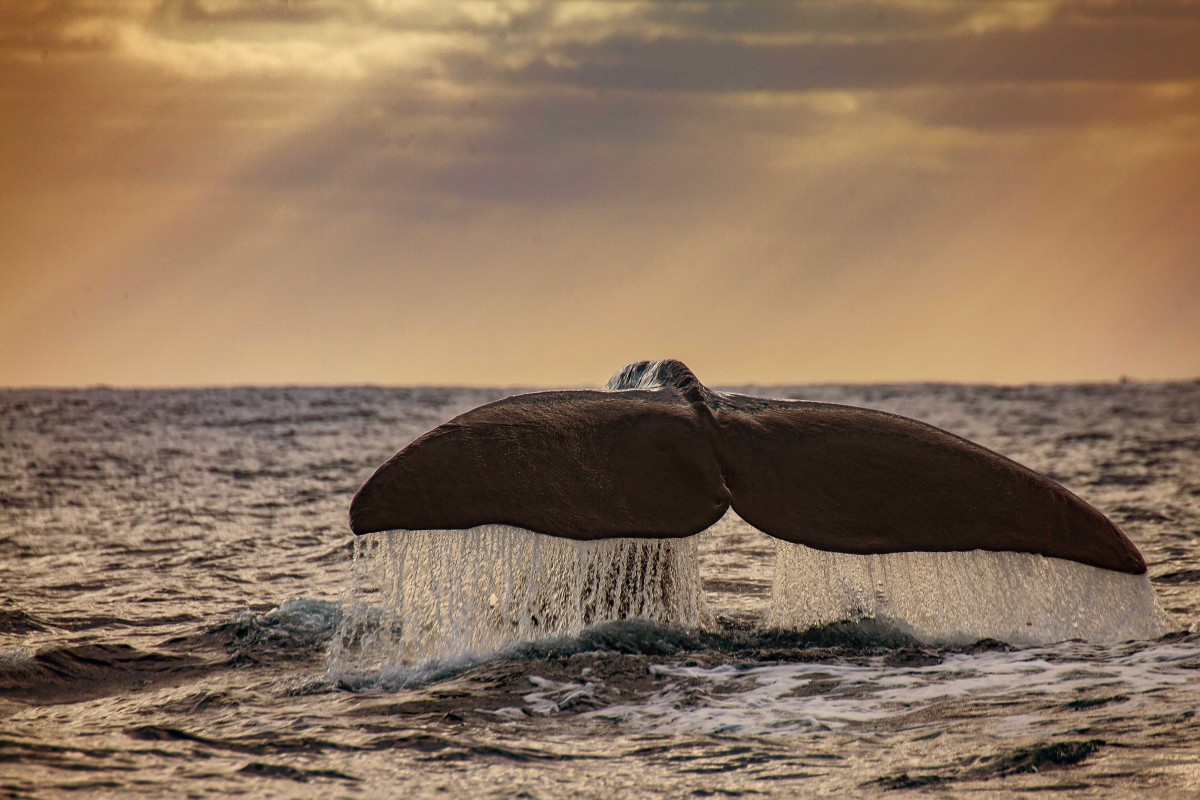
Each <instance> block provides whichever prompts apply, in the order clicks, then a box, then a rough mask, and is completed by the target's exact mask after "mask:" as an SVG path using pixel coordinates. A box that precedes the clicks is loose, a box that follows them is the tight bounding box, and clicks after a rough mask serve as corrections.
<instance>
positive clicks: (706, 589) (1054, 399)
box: [0, 382, 1200, 798]
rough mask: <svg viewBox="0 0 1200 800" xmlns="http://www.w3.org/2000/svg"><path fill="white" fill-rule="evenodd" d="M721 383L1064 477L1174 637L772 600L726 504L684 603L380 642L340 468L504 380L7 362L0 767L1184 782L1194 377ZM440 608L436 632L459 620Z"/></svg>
mask: <svg viewBox="0 0 1200 800" xmlns="http://www.w3.org/2000/svg"><path fill="white" fill-rule="evenodd" d="M731 388H735V390H737V391H740V392H743V393H747V394H764V395H768V396H775V397H800V398H806V399H812V400H822V401H828V402H836V403H847V404H852V405H859V406H867V407H871V408H877V409H882V410H886V411H890V412H894V413H899V414H903V415H905V416H909V417H913V418H916V419H919V420H923V421H925V422H929V423H931V424H933V425H937V426H939V427H942V428H945V429H947V430H950V431H952V432H954V433H957V434H960V435H962V436H965V437H967V438H969V439H972V440H975V441H977V442H979V443H981V444H983V445H985V446H988V447H990V448H992V449H994V450H997V451H999V452H1001V453H1003V454H1005V455H1008V456H1010V457H1012V458H1015V459H1016V460H1018V461H1020V462H1022V463H1024V464H1026V465H1028V466H1030V467H1032V468H1034V469H1036V470H1039V471H1041V472H1043V473H1045V474H1047V475H1049V476H1050V477H1052V478H1054V479H1055V480H1057V481H1059V482H1061V483H1063V484H1064V485H1065V486H1067V487H1068V488H1069V489H1071V490H1072V491H1074V492H1075V493H1076V494H1078V495H1080V496H1081V497H1083V498H1084V499H1086V500H1087V501H1088V502H1090V503H1091V504H1093V505H1095V506H1096V507H1097V508H1099V509H1100V510H1101V511H1103V512H1105V513H1106V514H1107V515H1109V516H1110V517H1111V518H1112V519H1113V520H1114V521H1116V522H1117V523H1118V524H1119V525H1121V526H1122V527H1123V529H1124V530H1125V531H1126V533H1127V534H1128V535H1129V537H1130V538H1131V539H1132V540H1133V541H1134V543H1135V544H1137V546H1138V547H1139V548H1140V549H1141V551H1142V553H1143V554H1144V555H1145V557H1146V560H1147V562H1148V564H1149V569H1150V577H1151V581H1152V584H1153V586H1154V589H1155V592H1156V594H1157V596H1158V602H1159V605H1160V606H1161V608H1162V609H1163V610H1164V611H1165V612H1167V613H1168V614H1169V615H1170V624H1169V626H1168V627H1169V628H1170V629H1171V632H1170V633H1168V634H1167V635H1165V636H1162V637H1158V638H1155V639H1153V640H1151V641H1125V642H1120V641H1117V642H1105V643H1088V642H1083V641H1066V642H1061V643H1055V644H1040V645H1036V646H1025V647H1020V646H1013V645H1010V644H1005V643H1003V642H999V641H994V640H985V641H979V642H959V643H956V644H954V645H952V646H934V645H930V644H922V643H920V642H918V641H916V640H914V639H912V638H910V637H909V636H907V635H906V633H905V632H904V631H903V630H899V629H896V628H894V627H890V626H889V625H887V624H884V623H881V622H880V621H878V620H871V619H850V620H846V621H835V622H831V623H829V624H824V625H821V626H819V627H816V628H811V629H808V630H799V629H787V628H782V629H781V628H768V627H766V626H765V625H764V620H765V619H767V618H768V615H769V613H770V611H771V609H770V606H771V603H772V585H773V581H774V562H775V546H774V544H773V542H772V540H770V539H769V538H768V537H766V536H763V535H761V534H758V533H757V532H755V531H754V530H753V529H750V528H748V526H745V525H744V524H741V523H740V522H738V521H737V520H727V521H724V522H722V523H720V524H719V525H718V526H717V528H716V529H714V530H711V531H709V532H707V533H705V534H703V535H702V536H701V537H699V539H698V540H697V542H698V550H697V554H694V555H695V558H696V559H698V562H697V563H698V566H697V567H696V568H697V569H698V575H699V580H700V590H701V591H700V594H701V596H700V597H699V598H698V602H700V603H702V604H703V606H704V609H705V611H704V614H703V615H702V616H703V621H702V623H701V624H699V625H697V626H673V625H668V624H661V623H654V622H649V621H645V620H630V621H624V622H608V623H601V624H598V625H593V626H590V627H585V628H583V629H582V630H578V631H574V632H572V633H571V634H569V635H560V636H555V637H551V638H541V637H537V636H534V635H529V636H527V637H526V638H522V636H514V637H513V639H512V641H507V642H493V643H492V645H490V646H489V648H484V651H481V652H474V653H469V652H465V651H463V652H460V651H455V652H453V653H451V652H450V651H444V652H443V651H438V653H430V654H426V655H429V657H428V658H426V657H424V656H423V654H422V653H421V652H420V648H421V647H423V646H425V645H422V644H421V642H420V641H417V643H416V644H413V641H415V640H410V641H407V644H406V645H405V646H406V647H408V648H409V649H408V651H406V652H404V653H399V652H396V651H395V648H396V647H400V643H401V642H402V641H405V640H403V637H402V636H401V635H400V634H399V633H396V632H395V631H392V634H393V635H383V632H384V629H385V628H387V626H388V624H389V623H388V621H387V620H388V619H390V617H388V611H389V610H388V609H387V608H386V607H384V606H386V604H387V602H388V600H387V595H386V592H384V591H383V590H382V589H380V588H379V587H378V586H376V588H375V589H372V588H371V587H370V586H366V585H365V584H364V580H365V581H366V582H367V583H370V581H371V580H372V578H371V576H372V575H374V576H375V577H374V580H375V581H376V582H377V583H378V581H379V580H380V578H379V576H380V575H383V576H385V577H386V576H393V577H395V576H397V575H400V574H401V573H400V572H397V571H396V569H397V568H396V564H394V563H392V562H390V561H389V559H393V560H394V559H396V558H397V557H398V556H397V552H398V551H397V548H396V546H395V542H391V543H390V544H389V542H388V541H387V540H386V539H379V541H376V542H375V543H370V542H362V541H360V542H359V543H358V545H357V546H356V545H355V542H354V537H352V536H351V535H350V534H349V532H348V529H347V523H346V509H347V505H348V503H349V500H350V497H351V496H352V495H353V493H354V491H355V489H356V488H357V487H358V486H359V485H360V484H361V483H362V481H363V480H365V479H366V478H367V477H368V476H369V475H370V473H371V472H372V470H373V469H374V468H375V467H376V466H377V465H378V464H380V463H381V462H382V461H384V460H385V459H386V458H388V457H389V456H391V455H392V453H394V452H395V451H396V450H398V449H400V448H401V447H402V446H403V445H405V444H406V443H407V442H409V441H411V440H412V439H413V438H415V437H416V436H417V435H419V434H421V433H423V432H424V431H426V430H428V429H429V428H431V427H433V426H435V425H437V424H439V423H441V422H443V421H445V420H447V419H449V418H450V417H452V416H454V415H455V414H457V413H459V412H461V411H464V410H467V409H469V408H472V407H474V406H477V405H479V404H481V403H484V402H487V401H490V400H493V399H497V398H500V397H503V396H505V395H508V394H511V393H513V392H514V391H515V390H513V389H496V390H480V389H454V388H372V387H346V388H232V389H204V390H161V391H127V390H113V389H105V388H95V389H82V390H69V391H68V390H4V391H0V796H4V797H129V796H144V797H202V796H226V795H242V796H251V797H322V798H327V797H383V796H395V797H525V798H574V797H605V798H617V797H672V798H675V797H742V796H745V797H795V796H823V795H829V796H841V797H844V796H889V797H891V796H900V797H903V796H905V795H906V794H907V795H917V794H922V795H924V794H936V795H946V794H955V795H957V794H959V793H962V794H967V793H970V794H971V795H972V796H982V797H1012V796H1029V797H1034V796H1036V797H1043V798H1044V797H1057V796H1063V797H1071V798H1081V797H1115V796H1143V797H1173V798H1178V797H1200V718H1198V717H1197V710H1198V708H1200V634H1197V633H1195V632H1194V631H1196V630H1197V624H1198V623H1200V382H1176V383H1122V384H1102V385H1053V386H1013V387H1007V386H973V385H971V386H968V385H946V384H913V385H879V386H868V385H860V386H791V387H770V388H760V387H731ZM381 536H382V537H386V536H388V534H382V535H378V534H377V535H373V537H375V538H378V537H381ZM365 538H368V539H370V538H372V537H365ZM498 546H501V545H496V543H495V542H493V543H492V544H491V545H489V547H491V548H492V549H491V550H487V551H486V552H484V553H483V555H484V556H486V557H487V558H490V559H492V563H490V564H489V565H488V568H489V569H490V570H491V573H489V574H495V570H496V569H497V563H496V560H497V559H503V558H505V557H508V558H510V559H512V557H513V554H512V553H508V555H507V556H506V555H505V554H504V553H502V552H498V551H496V549H495V548H496V547H498ZM481 552H482V551H481ZM410 555H411V554H410ZM433 555H436V554H432V555H431V554H426V556H425V557H426V560H427V561H428V562H429V563H428V564H426V566H431V565H432V566H431V568H435V567H436V564H434V563H433ZM467 556H468V557H469V556H470V553H468V554H467ZM409 562H410V563H408V565H407V566H406V567H405V569H406V570H408V571H407V572H404V573H403V574H404V575H407V576H410V577H404V578H403V579H402V580H403V581H410V580H416V578H412V577H411V576H412V575H413V574H416V573H414V568H419V567H421V563H416V562H413V558H410V559H409ZM417 562H420V559H419V558H418V559H417ZM630 563H633V562H630ZM516 568H517V567H515V566H514V567H512V569H516ZM505 569H508V567H505ZM419 571H420V570H419V569H417V572H419ZM364 576H365V577H364ZM463 580H469V578H468V577H467V576H466V574H465V573H464V576H463ZM396 581H401V579H400V578H396ZM397 585H399V583H397ZM406 585H407V584H406ZM667 599H668V600H670V598H667ZM1002 600H1003V598H1001V601H1002ZM492 602H493V604H494V603H495V602H497V601H495V600H493V601H492ZM689 602H690V601H689ZM998 602H1000V601H998ZM439 613H442V614H443V617H441V618H439V619H437V620H435V621H434V622H431V623H430V625H429V630H430V631H432V632H433V634H437V633H439V631H440V632H444V631H445V630H451V629H452V630H455V631H457V630H458V629H459V627H461V626H464V625H465V626H467V627H468V628H469V627H470V621H469V620H466V621H464V620H462V619H457V618H455V616H454V614H455V611H454V609H453V608H447V609H444V610H442V611H439ZM1097 613H1100V612H1097ZM438 626H442V627H440V628H439V627H438ZM520 630H521V631H525V632H526V633H528V631H529V630H530V629H529V628H528V627H526V628H520ZM431 635H432V634H431ZM460 641H461V640H460ZM389 647H390V648H392V649H391V650H389ZM413 648H415V649H413ZM443 650H444V648H443ZM435 656H436V657H435Z"/></svg>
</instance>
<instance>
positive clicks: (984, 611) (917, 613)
mask: <svg viewBox="0 0 1200 800" xmlns="http://www.w3.org/2000/svg"><path fill="white" fill-rule="evenodd" d="M847 619H876V620H880V621H882V622H885V623H887V624H889V625H893V626H895V627H896V628H898V629H900V630H903V631H905V632H906V633H909V634H911V635H912V636H913V637H915V638H917V639H920V640H922V641H926V642H938V643H947V644H953V643H969V642H974V641H978V640H979V639H997V640H1000V641H1003V642H1008V643H1009V644H1016V645H1035V644H1049V643H1052V642H1061V641H1066V640H1069V639H1084V640H1087V641H1090V642H1118V641H1126V640H1130V639H1153V638H1156V637H1158V636H1161V635H1163V634H1164V633H1166V632H1167V631H1168V630H1170V620H1169V618H1168V617H1167V615H1166V614H1165V613H1164V612H1163V611H1162V610H1161V609H1160V608H1159V606H1158V603H1157V601H1156V600H1155V596H1154V589H1153V588H1152V587H1151V585H1150V581H1149V578H1148V576H1146V575H1128V574H1125V573H1121V572H1113V571H1111V570H1105V569H1099V568H1097V567H1090V566H1087V565H1085V564H1078V563H1076V562H1074V561H1064V560H1062V559H1057V558H1046V557H1044V556H1040V555H1032V554H1029V553H1012V552H985V551H982V550H974V551H970V552H957V553H924V552H907V553H889V554H885V555H851V554H847V553H831V552H824V551H821V550H814V549H812V548H809V547H805V546H804V545H799V544H791V543H789V542H782V541H776V543H775V581H774V586H773V590H772V597H771V608H770V611H769V613H768V615H767V624H768V625H770V626H772V627H780V628H795V629H806V628H811V627H815V626H818V625H825V624H828V623H831V622H838V621H841V620H847Z"/></svg>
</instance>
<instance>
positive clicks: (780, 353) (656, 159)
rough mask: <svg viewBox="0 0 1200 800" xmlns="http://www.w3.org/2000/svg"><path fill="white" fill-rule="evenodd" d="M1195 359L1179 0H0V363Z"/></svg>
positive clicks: (1186, 95) (456, 372) (1193, 19)
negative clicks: (550, 0)
mask: <svg viewBox="0 0 1200 800" xmlns="http://www.w3.org/2000/svg"><path fill="white" fill-rule="evenodd" d="M646 358H681V359H683V360H684V361H686V362H687V363H688V364H689V365H690V366H691V367H692V368H693V370H694V371H695V372H696V373H697V375H699V376H700V378H701V380H704V381H705V382H706V383H710V384H736V383H757V384H782V383H815V382H881V381H919V380H938V381H968V382H994V383H1023V382H1051V381H1084V380H1086V381H1092V380H1095V381H1108V380H1116V379H1119V378H1120V377H1122V376H1128V377H1130V378H1133V379H1142V380H1152V379H1174V378H1195V377H1197V376H1200V3H1197V2H1172V0H1154V1H1153V2H1137V1H1136V0H1135V1H1129V0H1123V1H1121V2H1057V1H1055V0H1021V1H1020V2H991V0H971V2H944V1H939V2H932V1H931V0H899V1H896V2H875V1H874V0H869V1H866V2H864V1H860V0H830V1H829V2H823V1H822V0H813V1H812V2H796V3H788V2H685V1H684V0H671V1H670V2H558V3H548V2H495V3H493V2H462V3H451V2H444V0H435V1H433V2H422V1H420V0H171V1H169V2H151V1H150V0H55V1H53V2H51V1H49V0H0V386H30V385H39V386H79V385H92V384H109V385H115V386H176V385H227V384H342V383H370V384H425V385H429V384H456V385H462V384H465V385H499V386H515V385H522V386H589V385H592V386H594V385H600V384H603V382H604V381H605V380H606V379H607V377H608V376H609V375H610V374H612V373H613V372H614V371H616V370H617V369H618V368H619V367H620V366H621V365H623V364H625V363H627V362H629V361H634V360H639V359H646Z"/></svg>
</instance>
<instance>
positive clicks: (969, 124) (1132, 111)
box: [864, 83, 1200, 131]
mask: <svg viewBox="0 0 1200 800" xmlns="http://www.w3.org/2000/svg"><path fill="white" fill-rule="evenodd" d="M864 103H865V105H867V106H868V107H870V108H873V109H877V110H883V111H887V112H891V113H895V114H900V115H903V116H906V117H908V118H910V119H914V120H916V121H918V122H919V123H920V124H922V125H929V126H952V127H962V128H971V129H976V130H987V131H1003V130H1019V129H1037V128H1060V129H1067V128H1074V129H1084V128H1088V127H1091V126H1094V125H1109V126H1111V125H1126V126H1146V125H1159V124H1162V123H1165V122H1169V121H1171V120H1179V119H1190V120H1191V125H1192V127H1193V128H1198V127H1200V87H1196V88H1193V89H1181V90H1178V91H1169V90H1158V89H1155V88H1146V87H1130V86H1127V85H1123V84H1111V83H1103V84H1085V85H1074V84H1067V85H1058V84H1049V85H1035V86H1027V85H1024V86H1014V85H1000V86H980V87H971V88H967V89H964V88H961V87H955V88H950V89H936V90H913V91H902V92H886V93H878V94H874V95H872V96H871V97H869V98H867V99H865V100H864Z"/></svg>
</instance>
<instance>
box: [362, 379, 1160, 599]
mask: <svg viewBox="0 0 1200 800" xmlns="http://www.w3.org/2000/svg"><path fill="white" fill-rule="evenodd" d="M608 389H609V390H608V391H599V392H597V391H563V392H540V393H535V394H527V395H518V396H515V397H510V398H508V399H506V400H501V401H499V402H496V403H491V404H489V405H486V406H482V407H481V408H477V409H475V410H473V411H468V412H467V413H465V414H463V415H461V416H459V417H456V418H455V419H453V420H451V421H449V422H447V423H445V424H444V425H441V426H439V427H437V428H435V429H434V430H432V431H430V432H429V433H427V434H425V435H424V436H422V437H421V438H419V439H417V440H416V441H414V442H413V443H412V444H410V445H409V446H408V447H406V448H405V449H403V450H402V451H400V452H399V453H397V454H396V455H395V456H394V457H392V459H391V460H389V461H388V462H387V463H386V464H384V465H383V466H381V467H380V468H379V469H378V470H376V472H375V474H374V475H372V476H371V478H370V479H369V480H368V481H367V482H366V483H365V484H364V485H363V487H362V488H361V489H360V490H359V491H358V494H357V495H355V497H354V500H353V501H352V503H351V506H350V524H351V528H352V529H353V531H354V532H355V533H359V534H363V533H372V532H375V531H383V530H431V529H432V530H447V529H451V530H452V529H466V528H473V527H476V526H481V525H489V524H496V525H509V526H514V527H518V528H524V529H527V530H531V531H536V532H538V533H544V534H550V535H552V536H558V537H563V538H568V539H581V540H590V539H604V538H614V537H638V538H673V537H683V536H689V535H692V534H695V533H699V532H700V531H702V530H704V529H705V528H707V527H709V526H710V525H712V524H714V523H715V522H716V521H717V520H718V519H720V518H721V516H722V515H723V514H724V513H725V512H726V511H727V510H728V509H729V508H730V506H731V505H732V507H733V509H734V511H736V512H737V513H738V514H739V515H740V516H741V517H742V519H744V520H745V521H746V522H748V523H749V524H751V525H753V526H755V527H757V528H758V529H759V530H762V531H764V532H765V533H768V534H770V535H771V536H774V537H776V538H778V539H781V540H784V541H787V542H792V543H794V544H799V545H804V546H807V547H810V548H815V549H817V550H823V551H829V552H840V553H849V554H859V555H880V554H894V553H905V552H966V551H973V550H983V551H993V552H1013V553H1028V554H1034V555H1040V556H1048V557H1052V558H1058V559H1064V560H1067V561H1074V562H1078V563H1080V564H1086V565H1089V566H1092V567H1099V568H1101V569H1107V570H1111V571H1115V572H1123V573H1128V574H1131V575H1142V574H1144V573H1145V572H1146V564H1145V561H1144V560H1143V559H1142V556H1141V554H1140V553H1139V552H1138V551H1137V548H1136V547H1134V545H1133V543H1132V542H1130V541H1129V539H1127V538H1126V537H1125V535H1124V534H1123V533H1122V532H1121V531H1120V529H1119V528H1117V526H1116V525H1114V524H1113V523H1112V522H1111V521H1109V520H1108V519H1107V518H1105V517H1104V515H1103V514H1101V513H1100V512H1099V511H1097V510H1096V509H1094V508H1092V507H1091V506H1089V505H1088V504H1087V503H1085V502H1084V501H1083V500H1081V499H1079V498H1078V497H1076V496H1075V495H1073V494H1071V493H1070V492H1069V491H1067V490H1066V489H1064V488H1063V487H1062V486H1059V485H1058V484H1057V483H1055V482H1054V481H1051V480H1050V479H1049V478H1047V477H1045V476H1044V475H1040V474H1039V473H1036V472H1034V471H1033V470H1030V469H1028V468H1026V467H1024V466H1022V465H1020V464H1017V463H1016V462H1014V461H1011V460H1009V459H1007V458H1005V457H1004V456H1001V455H999V454H998V453H994V452H992V451H991V450H988V449H986V448H984V447H981V446H979V445H977V444H974V443H972V442H968V441H966V440H965V439H961V438H959V437H957V436H954V435H952V434H950V433H947V432H946V431H943V430H940V429H938V428H934V427H933V426H930V425H925V424H924V423H921V422H917V421H915V420H911V419H907V418H904V417H898V416H896V415H892V414H885V413H882V412H878V411H872V410H869V409H862V408H853V407H849V406H837V405H830V404H823V403H807V402H801V401H781V400H766V399H761V398H752V397H742V396H739V395H728V394H722V393H720V392H714V391H712V390H710V389H708V388H707V387H705V386H704V385H703V384H701V383H700V382H699V381H698V380H697V379H696V376H695V375H694V374H692V372H691V370H689V369H688V368H687V367H686V366H684V365H683V364H682V363H680V362H678V361H660V362H639V363H637V364H631V365H629V366H627V367H625V368H624V369H623V370H621V371H620V372H619V373H618V374H617V375H616V376H614V378H613V380H612V381H610V382H609V386H608Z"/></svg>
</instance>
